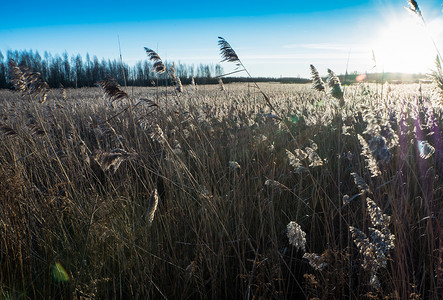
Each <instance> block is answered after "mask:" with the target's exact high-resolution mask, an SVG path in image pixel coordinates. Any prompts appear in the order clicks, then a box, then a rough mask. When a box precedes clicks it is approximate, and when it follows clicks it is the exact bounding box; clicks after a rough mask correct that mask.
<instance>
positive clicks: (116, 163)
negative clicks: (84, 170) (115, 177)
mask: <svg viewBox="0 0 443 300" xmlns="http://www.w3.org/2000/svg"><path fill="white" fill-rule="evenodd" d="M128 157H130V154H129V153H128V152H127V151H126V150H123V149H120V148H116V149H112V150H111V151H109V152H108V151H103V150H98V151H97V152H96V153H95V154H94V160H95V161H96V162H97V163H98V165H99V166H100V168H101V169H102V170H103V171H107V170H110V169H111V170H112V171H113V173H115V172H116V171H117V169H118V168H119V167H120V164H121V163H122V162H123V161H125V160H126V159H127V158H128Z"/></svg>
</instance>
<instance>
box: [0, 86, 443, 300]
mask: <svg viewBox="0 0 443 300" xmlns="http://www.w3.org/2000/svg"><path fill="white" fill-rule="evenodd" d="M224 87H225V91H223V92H222V91H220V88H219V87H218V86H204V87H201V86H200V87H199V90H198V91H195V89H194V87H192V86H188V87H183V93H182V95H181V96H180V102H178V101H172V100H171V101H170V103H169V104H168V105H167V107H168V108H167V109H166V103H164V102H163V101H160V102H159V103H160V104H159V105H160V106H155V105H152V102H150V101H148V100H147V99H155V98H156V97H157V95H160V96H161V95H162V92H161V91H160V92H159V94H158V92H157V91H156V90H155V88H136V89H134V95H133V96H131V97H132V98H133V100H135V102H137V101H138V102H137V103H139V104H138V105H137V106H135V108H131V109H127V110H124V109H125V108H127V103H126V102H130V101H131V100H128V99H126V98H121V99H120V100H115V101H113V102H112V105H111V101H112V100H113V98H108V97H104V96H102V95H103V93H102V92H101V90H99V89H82V90H70V89H66V90H65V92H66V95H67V98H66V99H65V100H63V99H62V97H61V96H60V94H59V93H56V92H55V91H51V92H49V94H48V96H47V100H46V102H45V103H44V104H38V103H36V102H35V101H33V100H32V99H30V98H29V97H27V96H24V97H21V96H20V95H18V94H13V93H11V92H9V91H2V92H1V98H2V105H1V108H0V109H1V111H0V112H1V118H2V119H1V120H2V121H1V122H2V123H1V126H2V127H1V128H2V131H1V133H2V135H1V139H0V145H1V146H0V147H1V149H2V151H1V152H0V153H1V155H0V162H1V164H0V176H1V180H0V190H1V192H0V200H1V205H2V214H1V216H0V217H1V222H0V229H1V235H0V236H1V239H2V242H1V277H0V283H1V286H0V288H1V289H0V291H1V295H2V297H3V298H8V297H9V298H20V297H25V298H26V297H28V298H60V297H63V298H78V299H80V298H81V297H84V298H87V297H89V298H97V299H101V298H106V299H107V298H146V297H148V298H248V297H249V298H252V297H255V298H291V297H292V298H294V297H305V298H315V297H319V298H343V297H347V298H365V297H366V298H371V297H372V298H374V297H375V298H380V297H388V298H404V297H415V296H417V297H422V298H428V299H438V298H439V297H440V296H441V292H442V291H441V286H442V285H441V280H442V276H441V272H442V270H441V257H442V252H441V249H442V248H441V240H442V239H441V237H442V235H441V232H442V231H441V227H440V224H441V218H442V216H441V211H442V204H441V201H439V200H438V199H441V196H442V186H443V182H442V179H441V178H442V172H443V169H442V167H441V166H442V165H441V163H440V162H441V158H442V153H443V152H442V150H443V149H442V148H441V147H442V144H441V130H440V128H441V126H442V125H443V124H442V122H441V120H442V119H441V116H442V115H441V114H442V108H441V105H440V104H439V103H440V102H437V101H434V100H433V99H434V98H431V95H432V90H431V88H430V87H429V88H427V87H426V86H425V87H424V88H423V92H422V93H423V100H422V101H421V102H419V103H418V102H417V101H416V99H417V92H416V89H417V86H414V85H413V86H395V87H393V88H392V91H391V92H389V94H386V95H384V97H383V98H382V99H380V98H378V97H377V95H376V94H375V93H374V92H372V93H371V92H368V91H371V90H372V91H373V89H372V87H371V86H365V87H364V88H363V86H354V87H348V88H347V90H346V93H345V94H344V99H345V100H346V103H345V107H343V108H341V107H340V106H339V105H338V104H339V103H336V101H340V100H339V99H335V98H334V97H332V96H328V95H327V94H325V93H323V92H318V91H315V90H313V89H311V88H310V86H308V85H303V86H295V85H284V86H276V85H270V84H263V85H262V87H261V88H262V89H263V90H264V91H265V92H266V94H268V95H269V97H271V98H272V99H273V105H274V107H275V109H276V110H277V111H279V112H281V114H282V115H283V116H284V117H285V119H287V120H288V123H286V124H284V125H283V123H282V122H284V121H283V119H281V118H277V117H275V116H273V115H272V114H270V113H269V109H270V108H269V106H268V105H267V104H266V102H264V101H263V103H260V102H258V103H257V105H256V106H254V107H251V103H249V99H248V97H247V93H246V92H245V89H244V87H243V86H242V85H239V84H225V85H224ZM226 91H228V92H229V93H226ZM169 92H170V93H171V94H172V93H175V92H174V91H169ZM222 93H223V94H222ZM258 93H260V94H261V92H258ZM227 95H229V96H227ZM161 97H165V96H164V95H163V96H161ZM142 99H144V100H142ZM168 99H174V98H173V97H172V96H170V97H168ZM162 103H163V104H162ZM123 110H124V111H123ZM122 111H123V112H122ZM104 121H105V122H104ZM97 124H99V125H97ZM32 125H34V126H36V127H37V126H38V127H40V129H41V133H39V134H38V133H37V131H36V130H35V129H32V128H34V127H32ZM339 126H341V127H343V128H339ZM39 132H40V131H39ZM334 132H340V135H339V139H337V134H331V133H334ZM363 141H364V142H363ZM365 142H366V143H365ZM420 142H423V143H424V142H426V143H427V144H428V145H429V147H433V148H434V149H435V151H434V152H433V153H432V154H430V155H423V153H424V152H423V151H426V150H424V149H425V148H426V147H425V146H419V145H422V144H420ZM338 143H340V149H341V152H340V155H339V156H338V155H337V149H338V148H337V147H338ZM423 145H424V144H423ZM387 152H389V153H390V154H389V155H387V154H386V153H387ZM431 152H432V151H431ZM429 153H430V152H429ZM429 153H428V154H429ZM383 155H384V156H383ZM385 157H388V158H385ZM384 158H385V159H384ZM371 161H372V163H373V164H375V165H374V166H372V168H378V170H379V172H378V173H374V172H373V169H371V168H370V162H371ZM339 162H340V163H339ZM338 168H339V169H338ZM338 172H340V174H341V176H340V182H338V181H337V176H336V174H337V173H338ZM352 174H358V176H359V177H358V178H360V179H358V180H357V179H356V177H355V176H356V175H352ZM374 174H375V176H374ZM354 181H355V182H354ZM363 184H365V186H366V187H365V188H362V186H363ZM338 190H339V191H340V193H341V194H342V195H345V197H344V198H343V199H341V198H339V197H337V196H336V195H337V191H338ZM367 198H370V199H371V202H368V201H369V200H367ZM341 201H344V202H343V203H341ZM369 203H371V206H369ZM370 207H371V209H372V210H371V209H369V208H370ZM374 209H375V211H379V214H383V215H386V216H390V222H389V223H386V222H385V223H383V224H385V225H384V226H387V227H379V226H378V225H377V224H378V223H376V224H372V225H371V222H373V221H371V220H373V219H374V215H373V213H371V211H374ZM291 222H294V223H296V224H298V226H299V229H298V230H300V233H299V235H300V236H303V234H302V233H301V232H303V233H304V234H305V240H306V241H305V244H304V247H305V248H304V249H301V248H297V247H294V246H292V244H291V243H290V242H291V240H290V239H288V232H287V226H288V224H291ZM340 224H341V226H340ZM376 225H377V226H376ZM383 228H385V229H383ZM357 230H358V231H357ZM383 230H384V231H383ZM386 230H389V234H392V237H393V238H392V239H393V247H390V246H388V247H386V246H383V244H382V242H383V239H382V235H380V234H384V235H385V236H386V234H387V233H386V232H387V231H386ZM357 232H358V233H359V235H356V234H357ZM383 232H384V233H383ZM359 236H360V237H361V238H362V240H360V242H355V241H359ZM365 236H366V240H365ZM293 237H294V235H293ZM363 240H365V241H366V242H362V241H363ZM293 241H294V240H293ZM365 243H366V244H365ZM362 245H366V248H364V247H363V248H362ZM383 247H384V248H383ZM365 249H366V250H365ZM368 251H369V252H368ZM383 257H384V258H383ZM371 259H372V260H373V261H372V260H371ZM380 259H383V260H380ZM377 261H381V262H382V263H377Z"/></svg>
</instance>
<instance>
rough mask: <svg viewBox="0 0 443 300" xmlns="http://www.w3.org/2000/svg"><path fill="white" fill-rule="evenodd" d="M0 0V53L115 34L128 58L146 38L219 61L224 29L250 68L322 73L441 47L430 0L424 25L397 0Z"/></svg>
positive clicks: (411, 61) (422, 56)
mask: <svg viewBox="0 0 443 300" xmlns="http://www.w3.org/2000/svg"><path fill="white" fill-rule="evenodd" d="M2 2H3V3H2V4H1V5H0V7H1V8H2V17H1V18H0V51H2V52H3V54H5V53H6V51H7V50H25V49H26V50H31V49H32V50H34V51H36V50H37V51H39V52H40V53H41V54H43V53H44V51H45V50H47V51H49V52H51V53H52V54H62V53H63V52H64V51H67V52H68V54H69V55H74V54H75V55H76V54H78V53H80V54H81V55H83V56H85V55H86V53H87V52H88V53H89V54H90V55H91V56H93V55H97V57H98V58H100V59H101V58H106V59H107V58H110V59H114V58H118V57H119V47H118V37H119V38H120V44H121V51H122V56H123V60H124V61H125V62H126V63H128V64H129V65H132V64H134V63H135V62H136V61H138V60H144V59H146V55H145V52H144V50H143V47H148V48H152V49H154V50H157V51H158V53H159V55H160V56H161V57H162V58H163V60H168V61H180V62H183V63H189V64H198V63H200V62H203V63H214V64H216V63H218V62H219V61H220V56H219V50H218V46H217V37H218V36H222V37H224V38H225V39H226V40H227V41H228V42H229V43H230V44H231V46H232V47H233V48H234V49H235V51H236V52H237V54H238V56H239V57H240V59H241V60H242V61H243V63H244V65H245V66H246V67H247V69H248V70H249V71H250V73H251V74H252V75H253V76H272V77H279V76H290V77H295V76H304V77H308V76H309V72H310V69H309V64H314V65H315V66H316V67H317V69H318V70H319V71H320V73H321V74H322V75H324V74H326V70H327V68H331V69H332V70H334V71H335V72H336V73H344V72H345V71H346V70H348V71H349V72H353V71H357V72H360V73H363V72H375V71H377V72H382V71H385V72H388V71H399V72H422V73H426V72H428V71H429V70H430V69H431V68H433V66H434V60H435V56H436V50H435V47H434V46H433V44H432V40H431V37H432V38H433V39H434V41H435V43H436V45H437V47H438V48H442V50H441V52H442V51H443V13H442V10H441V9H442V7H441V4H442V1H436V0H417V2H418V4H419V6H420V8H421V11H422V13H423V16H424V18H425V20H426V23H427V26H426V27H424V26H423V25H422V24H420V22H418V18H416V17H415V16H413V15H412V14H411V13H409V12H408V11H407V10H406V9H405V8H404V7H405V6H407V3H408V1H403V0H386V1H381V0H369V1H350V0H347V1H340V0H336V1H320V0H317V1H297V0H292V1H270V0H267V1H263V0H256V1H249V0H248V1H176V0H169V1H157V2H153V1H146V0H145V1H131V0H127V1H121V0H120V1H113V0H108V1H92V0H90V1H84V0H77V1H16V2H13V1H7V2H5V0H3V1H2ZM373 54H374V55H373ZM373 57H375V61H376V64H375V63H374V60H373ZM222 65H223V67H224V69H225V71H226V72H228V71H230V70H232V69H233V66H232V65H231V64H229V63H223V64H222ZM374 65H376V66H375V67H374Z"/></svg>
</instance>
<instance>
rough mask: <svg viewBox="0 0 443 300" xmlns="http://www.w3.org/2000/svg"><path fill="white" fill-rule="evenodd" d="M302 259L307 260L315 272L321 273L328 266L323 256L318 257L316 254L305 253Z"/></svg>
mask: <svg viewBox="0 0 443 300" xmlns="http://www.w3.org/2000/svg"><path fill="white" fill-rule="evenodd" d="M303 258H304V259H307V260H308V261H309V264H310V265H311V267H313V268H314V269H316V270H317V271H321V270H323V269H324V268H326V267H327V266H328V264H327V263H326V262H325V257H324V255H318V254H316V253H305V254H303Z"/></svg>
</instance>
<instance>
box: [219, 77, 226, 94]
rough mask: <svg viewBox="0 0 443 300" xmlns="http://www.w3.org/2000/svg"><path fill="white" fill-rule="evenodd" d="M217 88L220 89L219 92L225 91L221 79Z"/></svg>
mask: <svg viewBox="0 0 443 300" xmlns="http://www.w3.org/2000/svg"><path fill="white" fill-rule="evenodd" d="M218 87H219V88H220V91H222V92H224V91H225V85H224V84H223V80H222V79H221V77H220V78H219V79H218Z"/></svg>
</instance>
